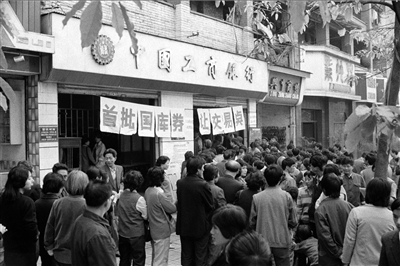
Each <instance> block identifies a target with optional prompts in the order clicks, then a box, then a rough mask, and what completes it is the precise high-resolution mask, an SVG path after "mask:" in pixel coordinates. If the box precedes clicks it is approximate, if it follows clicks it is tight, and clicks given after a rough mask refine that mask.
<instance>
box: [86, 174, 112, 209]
mask: <svg viewBox="0 0 400 266" xmlns="http://www.w3.org/2000/svg"><path fill="white" fill-rule="evenodd" d="M111 195H112V187H111V185H110V184H109V183H106V182H104V181H102V180H93V181H90V183H89V184H88V185H87V186H86V189H85V195H84V198H85V200H86V205H87V206H89V207H94V208H96V207H100V206H102V205H103V204H104V203H105V202H106V201H107V200H108V199H109V198H110V197H111Z"/></svg>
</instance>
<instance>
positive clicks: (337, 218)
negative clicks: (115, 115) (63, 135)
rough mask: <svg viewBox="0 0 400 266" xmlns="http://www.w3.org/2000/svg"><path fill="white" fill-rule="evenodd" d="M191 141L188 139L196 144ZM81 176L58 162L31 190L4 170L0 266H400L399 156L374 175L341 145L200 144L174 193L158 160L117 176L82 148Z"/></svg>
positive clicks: (108, 153)
mask: <svg viewBox="0 0 400 266" xmlns="http://www.w3.org/2000/svg"><path fill="white" fill-rule="evenodd" d="M199 143H200V141H199V140H196V142H195V144H199ZM83 144H84V146H86V147H87V148H85V149H82V152H83V153H85V156H82V157H84V160H85V163H84V164H82V166H83V167H82V169H81V170H82V171H81V170H72V171H70V172H69V171H68V167H67V166H66V165H64V164H62V163H56V164H55V165H54V167H53V171H52V172H51V173H48V174H47V175H46V176H45V177H44V179H43V185H42V187H40V186H39V185H38V184H34V182H33V179H32V174H33V167H32V166H31V164H30V163H29V162H28V161H21V162H19V163H18V165H17V166H16V167H14V168H12V169H11V170H10V172H9V174H8V179H7V182H6V185H5V188H4V190H3V191H2V194H1V197H0V223H1V226H0V230H1V237H2V241H3V244H4V263H5V265H6V266H14V265H16V266H25V265H29V266H30V265H36V263H37V260H38V257H39V256H40V259H41V261H42V265H43V266H48V265H52V266H54V265H56V266H58V265H61V266H63V265H79V266H80V265H107V266H109V265H116V264H117V260H116V257H117V256H119V257H120V259H119V265H120V266H125V265H145V260H146V250H145V245H146V242H150V243H151V247H152V258H151V264H152V265H154V266H158V265H161V266H166V265H168V257H169V248H170V241H171V239H170V237H171V234H173V233H176V234H177V235H178V236H179V237H180V242H181V265H183V266H192V265H197V266H203V265H204V266H205V265H207V266H219V265H221V266H247V265H255V266H258V265H260V266H261V265H277V266H280V265H284V266H303V265H324V266H325V265H399V264H400V252H398V249H399V247H400V243H399V242H400V241H399V229H400V199H398V192H399V191H398V189H397V185H398V184H397V183H398V174H400V173H399V172H400V171H398V169H397V168H398V166H399V157H398V155H397V151H391V154H390V163H389V166H388V171H387V175H386V176H385V177H375V174H374V173H375V162H376V157H377V154H376V152H370V153H368V154H363V155H362V156H361V157H360V158H357V159H354V158H353V157H352V154H349V153H347V152H346V151H345V150H344V149H342V147H341V146H340V145H339V144H335V145H334V146H333V147H330V148H328V149H323V147H322V145H321V144H318V143H317V144H316V145H315V147H314V148H307V149H306V148H301V147H294V145H293V144H292V143H290V144H289V145H287V147H284V148H283V149H282V146H281V145H280V144H279V143H278V142H277V140H276V139H275V138H271V139H269V140H268V139H267V138H263V139H262V140H255V141H254V142H252V143H251V144H250V147H246V146H245V145H243V139H242V138H240V137H237V136H236V137H234V136H233V137H228V136H227V137H225V138H223V139H222V138H216V139H215V140H214V142H213V141H211V140H209V139H205V140H202V141H201V146H199V147H195V152H193V151H187V152H186V153H185V158H184V161H183V162H182V168H181V178H180V179H179V180H178V181H177V183H176V191H175V190H174V189H173V187H174V185H175V184H172V182H171V180H170V179H169V177H168V175H167V174H166V172H167V170H168V168H169V163H170V159H169V158H168V157H167V156H160V157H159V158H158V159H157V160H156V162H155V164H154V166H153V167H151V168H150V169H148V171H147V173H145V174H142V173H141V172H139V171H135V170H130V171H128V172H127V173H125V174H124V173H123V171H124V169H123V168H122V166H119V165H117V164H116V161H117V152H116V151H115V150H114V149H110V148H109V149H106V148H105V145H104V144H103V143H102V142H101V138H100V137H98V138H96V146H95V149H94V152H93V153H92V151H91V150H90V148H89V142H88V139H86V138H84V139H83Z"/></svg>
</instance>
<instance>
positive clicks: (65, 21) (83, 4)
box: [62, 0, 86, 26]
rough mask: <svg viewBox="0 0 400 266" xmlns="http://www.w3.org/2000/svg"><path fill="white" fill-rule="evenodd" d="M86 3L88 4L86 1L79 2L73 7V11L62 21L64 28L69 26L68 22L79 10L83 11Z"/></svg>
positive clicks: (80, 0)
mask: <svg viewBox="0 0 400 266" xmlns="http://www.w3.org/2000/svg"><path fill="white" fill-rule="evenodd" d="M85 3H86V0H79V2H78V3H76V4H75V5H74V6H73V7H72V9H71V10H70V11H69V12H68V13H67V14H65V18H64V19H63V21H62V23H63V25H64V26H65V25H67V23H68V20H69V19H70V18H72V16H73V15H75V13H76V12H77V11H78V10H81V9H82V8H83V7H84V6H85ZM82 15H83V14H82Z"/></svg>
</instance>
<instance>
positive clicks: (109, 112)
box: [100, 97, 121, 133]
mask: <svg viewBox="0 0 400 266" xmlns="http://www.w3.org/2000/svg"><path fill="white" fill-rule="evenodd" d="M120 106H121V101H118V100H113V99H109V98H104V97H101V98H100V112H101V114H100V130H101V131H102V132H110V133H119V129H120V122H121V119H120V117H121V108H120Z"/></svg>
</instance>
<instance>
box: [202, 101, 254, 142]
mask: <svg viewBox="0 0 400 266" xmlns="http://www.w3.org/2000/svg"><path fill="white" fill-rule="evenodd" d="M197 114H198V117H199V132H200V134H201V135H207V134H211V129H212V132H213V134H214V135H218V134H224V133H231V132H235V131H239V130H244V129H245V128H246V127H245V122H244V114H243V107H242V106H235V107H227V108H214V109H197Z"/></svg>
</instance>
